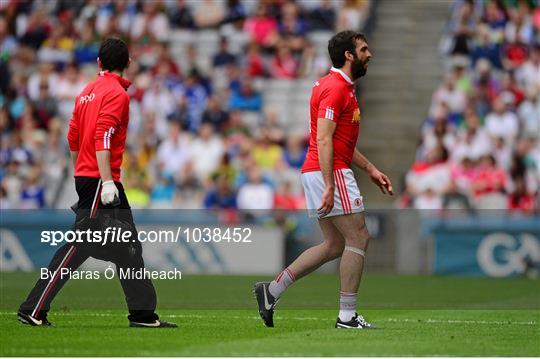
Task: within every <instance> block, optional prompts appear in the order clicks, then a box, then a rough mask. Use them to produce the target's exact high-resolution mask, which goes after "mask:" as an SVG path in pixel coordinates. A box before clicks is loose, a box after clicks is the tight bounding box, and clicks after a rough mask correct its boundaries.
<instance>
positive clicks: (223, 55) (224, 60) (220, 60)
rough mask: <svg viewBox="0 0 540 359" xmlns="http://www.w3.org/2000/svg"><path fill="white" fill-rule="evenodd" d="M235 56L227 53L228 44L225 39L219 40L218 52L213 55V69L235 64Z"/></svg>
mask: <svg viewBox="0 0 540 359" xmlns="http://www.w3.org/2000/svg"><path fill="white" fill-rule="evenodd" d="M235 63H236V56H235V55H233V54H232V53H231V52H230V51H229V42H228V40H227V38H226V37H222V38H221V39H220V40H219V51H218V52H217V53H216V54H215V55H214V59H213V60H212V65H213V66H214V68H218V67H221V66H225V65H229V64H235Z"/></svg>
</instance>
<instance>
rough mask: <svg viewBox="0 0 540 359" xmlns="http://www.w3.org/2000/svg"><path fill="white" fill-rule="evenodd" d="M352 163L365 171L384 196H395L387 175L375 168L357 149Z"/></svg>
mask: <svg viewBox="0 0 540 359" xmlns="http://www.w3.org/2000/svg"><path fill="white" fill-rule="evenodd" d="M352 162H353V164H354V165H355V166H357V167H359V168H361V169H362V170H364V171H365V172H366V173H367V174H368V175H369V178H371V181H372V182H373V183H375V184H376V185H377V186H378V187H379V188H380V189H381V192H382V193H383V194H387V193H388V194H389V195H393V194H394V188H393V187H392V182H391V181H390V178H388V176H387V175H385V174H384V173H382V172H381V171H379V170H378V169H377V167H375V165H374V164H373V163H371V162H369V160H368V159H367V158H366V156H364V155H363V154H361V153H360V151H358V149H357V148H355V149H354V154H353V159H352Z"/></svg>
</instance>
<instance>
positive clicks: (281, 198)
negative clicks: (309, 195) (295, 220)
mask: <svg viewBox="0 0 540 359" xmlns="http://www.w3.org/2000/svg"><path fill="white" fill-rule="evenodd" d="M303 198H304V197H303V196H302V195H301V194H295V192H294V191H293V189H292V184H291V182H289V181H284V182H283V184H282V185H281V186H280V187H279V188H278V190H277V191H276V193H275V194H274V208H275V209H285V210H291V211H292V210H297V209H301V208H304V200H303Z"/></svg>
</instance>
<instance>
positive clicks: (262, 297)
mask: <svg viewBox="0 0 540 359" xmlns="http://www.w3.org/2000/svg"><path fill="white" fill-rule="evenodd" d="M328 52H329V54H330V58H331V60H332V64H333V67H332V68H331V69H330V73H329V74H328V75H326V76H324V77H323V78H321V79H320V80H319V81H317V82H315V85H314V86H313V91H312V94H311V101H310V109H311V123H310V140H309V149H308V153H307V156H306V159H305V162H304V165H303V167H302V184H303V186H304V192H305V194H306V200H307V207H308V211H309V213H310V216H317V217H318V220H319V225H320V227H321V230H322V233H323V235H324V238H325V239H324V242H323V243H321V244H319V245H317V246H315V247H312V248H309V249H308V250H306V251H305V252H303V253H302V254H301V255H300V256H299V257H298V258H297V259H296V260H295V261H294V262H293V263H292V264H291V265H290V266H289V267H287V268H285V270H283V271H282V272H281V273H279V274H278V275H277V277H276V279H275V280H273V281H272V282H259V283H257V284H255V288H254V292H255V296H256V298H257V302H258V306H259V314H260V315H261V318H262V319H263V321H264V324H265V325H266V326H268V327H272V326H274V321H273V315H274V308H275V306H276V304H277V302H278V300H279V298H280V297H281V295H282V294H283V292H284V291H285V290H286V288H287V287H288V286H290V285H291V284H292V283H293V282H294V281H296V280H297V279H299V278H301V277H303V276H305V275H307V274H309V273H311V272H312V271H314V270H315V269H317V268H318V267H320V266H321V265H322V264H324V263H326V262H328V261H331V260H333V259H336V258H339V257H341V264H340V279H341V290H340V308H339V316H338V318H337V321H336V328H346V329H351V328H355V329H364V328H366V329H369V328H372V325H371V324H369V323H368V322H366V321H365V320H364V318H363V317H362V316H361V315H358V314H357V313H356V297H357V292H358V287H359V285H360V279H361V276H362V270H363V267H364V256H365V251H366V249H367V246H368V242H369V233H368V231H367V228H366V223H365V219H364V213H363V211H364V204H363V202H362V196H361V195H360V191H359V189H358V185H357V184H356V180H355V179H354V175H353V171H352V170H351V166H352V165H355V166H357V167H360V168H361V169H362V170H364V171H365V172H366V173H367V174H368V175H369V176H370V178H371V180H372V181H373V182H374V183H375V184H376V185H377V186H379V188H380V189H381V191H382V192H383V193H389V194H391V195H392V194H393V189H392V184H391V182H390V180H389V179H388V177H387V176H386V175H385V174H384V173H382V172H380V171H379V170H378V169H377V168H376V167H375V166H374V165H373V164H372V163H370V162H369V161H368V160H367V159H366V158H365V157H364V156H363V155H362V154H361V153H360V152H359V151H358V149H357V148H356V141H357V139H358V131H359V127H360V110H359V108H358V103H357V101H356V96H355V93H354V81H355V80H357V79H359V78H360V77H362V76H364V75H365V74H366V71H367V66H368V62H369V60H370V59H371V53H370V51H369V48H368V44H367V41H366V38H365V37H364V35H362V34H360V33H358V32H354V31H343V32H340V33H338V34H336V35H335V36H333V37H332V38H331V39H330V41H329V42H328Z"/></svg>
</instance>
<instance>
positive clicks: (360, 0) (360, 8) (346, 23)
mask: <svg viewBox="0 0 540 359" xmlns="http://www.w3.org/2000/svg"><path fill="white" fill-rule="evenodd" d="M369 6H370V2H369V1H364V0H345V3H344V4H343V5H342V6H341V8H340V11H339V13H338V21H337V29H336V31H338V32H339V31H343V30H348V29H360V28H362V27H363V26H364V22H365V21H366V15H367V13H368V11H369V10H368V9H369Z"/></svg>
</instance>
